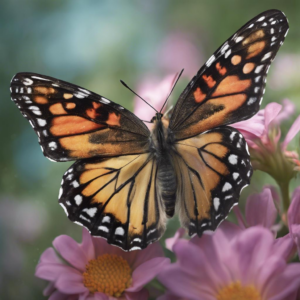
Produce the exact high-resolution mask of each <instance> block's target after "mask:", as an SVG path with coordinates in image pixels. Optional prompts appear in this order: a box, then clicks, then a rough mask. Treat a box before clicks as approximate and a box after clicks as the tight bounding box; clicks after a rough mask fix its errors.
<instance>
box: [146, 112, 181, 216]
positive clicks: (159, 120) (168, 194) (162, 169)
mask: <svg viewBox="0 0 300 300" xmlns="http://www.w3.org/2000/svg"><path fill="white" fill-rule="evenodd" d="M153 121H154V122H153V123H154V129H153V131H152V135H151V143H150V144H151V146H150V148H151V149H150V150H151V152H153V154H154V155H155V157H156V161H157V166H158V171H157V179H158V181H157V182H158V183H159V184H158V189H159V190H160V194H161V196H162V199H163V202H164V205H165V210H166V214H167V216H168V217H172V216H173V215H174V210H175V202H176V188H177V180H176V175H175V174H176V173H175V170H174V165H173V160H172V156H171V153H172V151H173V147H174V143H173V134H172V132H171V130H170V129H169V127H168V125H169V121H168V120H167V119H166V118H164V117H163V116H162V114H156V116H155V117H154V118H153Z"/></svg>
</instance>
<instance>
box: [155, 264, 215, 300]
mask: <svg viewBox="0 0 300 300" xmlns="http://www.w3.org/2000/svg"><path fill="white" fill-rule="evenodd" d="M198 272H199V273H201V272H202V270H201V271H199V270H198ZM158 279H159V281H160V282H162V283H163V285H165V286H166V287H167V289H168V290H169V291H170V292H171V293H172V294H174V295H175V296H179V297H183V298H187V299H201V300H215V299H216V298H215V295H214V294H215V291H214V290H213V289H209V286H207V285H206V284H205V283H203V282H202V281H199V280H198V278H197V277H195V276H193V275H191V274H188V273H186V272H183V271H182V270H181V268H180V267H179V265H178V264H177V263H175V264H172V265H170V266H169V267H167V268H166V269H165V270H164V271H162V273H161V274H159V275H158Z"/></svg>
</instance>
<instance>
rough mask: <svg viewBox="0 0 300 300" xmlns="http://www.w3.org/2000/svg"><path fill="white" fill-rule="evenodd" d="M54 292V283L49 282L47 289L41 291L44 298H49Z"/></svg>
mask: <svg viewBox="0 0 300 300" xmlns="http://www.w3.org/2000/svg"><path fill="white" fill-rule="evenodd" d="M54 291H55V287H54V283H53V282H50V283H49V284H48V285H47V287H46V288H45V289H44V290H43V295H44V296H50V295H51V294H52V293H53V292H54Z"/></svg>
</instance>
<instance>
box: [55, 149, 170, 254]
mask: <svg viewBox="0 0 300 300" xmlns="http://www.w3.org/2000/svg"><path fill="white" fill-rule="evenodd" d="M156 173H157V164H156V160H155V159H154V156H153V154H149V153H145V154H140V155H124V156H120V157H115V158H102V159H101V158H100V159H93V160H81V161H77V162H76V163H75V164H73V165H72V166H71V167H70V169H69V170H68V171H67V172H66V173H65V175H64V176H63V182H62V186H61V190H60V195H59V202H60V204H61V205H62V206H63V207H64V209H65V211H66V213H67V215H68V217H69V219H70V220H71V221H73V222H75V223H79V224H81V225H83V226H85V227H86V228H87V229H88V230H89V231H90V232H91V234H92V235H94V236H100V237H103V238H105V239H107V241H108V243H110V244H113V245H116V246H118V247H121V248H122V249H124V250H126V251H128V250H137V249H143V248H145V247H147V245H149V244H150V243H152V242H154V241H156V240H157V239H159V238H160V237H161V235H162V234H163V232H164V231H165V223H166V214H165V211H164V209H163V207H162V206H161V205H162V201H161V199H160V195H159V193H158V191H157V189H156Z"/></svg>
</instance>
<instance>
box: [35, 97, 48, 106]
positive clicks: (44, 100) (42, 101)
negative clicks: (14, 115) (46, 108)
mask: <svg viewBox="0 0 300 300" xmlns="http://www.w3.org/2000/svg"><path fill="white" fill-rule="evenodd" d="M33 100H34V102H35V103H38V104H47V103H48V99H47V98H46V97H42V96H35V97H34V98H33Z"/></svg>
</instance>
